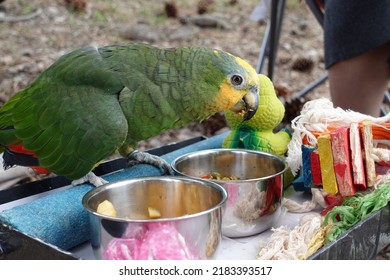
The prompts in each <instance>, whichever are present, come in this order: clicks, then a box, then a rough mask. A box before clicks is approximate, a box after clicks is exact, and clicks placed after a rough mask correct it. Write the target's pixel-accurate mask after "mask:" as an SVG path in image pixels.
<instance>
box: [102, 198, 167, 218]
mask: <svg viewBox="0 0 390 280" xmlns="http://www.w3.org/2000/svg"><path fill="white" fill-rule="evenodd" d="M96 212H97V213H99V214H102V215H106V216H110V217H117V211H116V209H115V207H114V204H112V203H111V202H110V201H109V200H104V201H103V202H101V203H99V205H98V207H97V209H96ZM148 215H149V216H146V215H132V217H131V218H132V219H157V218H161V213H160V211H158V210H157V209H156V208H154V207H148ZM125 218H126V219H128V218H129V217H128V216H126V217H125Z"/></svg>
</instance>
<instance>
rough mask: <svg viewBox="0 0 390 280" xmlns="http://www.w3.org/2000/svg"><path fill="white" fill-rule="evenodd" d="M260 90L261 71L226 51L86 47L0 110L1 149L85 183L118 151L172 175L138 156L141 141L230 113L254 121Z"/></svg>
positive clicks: (140, 46) (141, 46)
mask: <svg viewBox="0 0 390 280" xmlns="http://www.w3.org/2000/svg"><path fill="white" fill-rule="evenodd" d="M258 90H259V82H258V78H257V74H256V71H255V70H254V69H253V68H252V67H251V66H250V65H249V64H248V63H247V62H245V61H244V60H242V59H240V58H238V57H235V56H233V55H231V54H229V53H226V52H224V51H221V50H216V49H211V48H204V47H182V48H167V49H160V48H157V47H153V46H150V45H146V44H140V43H131V44H128V45H112V46H106V47H101V48H98V47H92V46H90V47H85V48H81V49H78V50H75V51H73V52H70V53H69V54H66V55H64V56H62V57H60V58H59V59H58V60H57V61H56V62H55V63H54V64H53V65H51V66H50V67H49V68H48V69H47V70H46V71H44V72H43V73H42V74H41V75H40V76H39V77H38V78H37V79H36V80H35V81H34V82H32V83H31V84H30V85H29V86H28V87H26V88H25V89H23V90H21V91H19V92H18V93H17V94H16V95H14V96H13V97H12V98H11V99H10V100H9V101H8V102H6V103H5V104H4V105H3V106H2V107H1V108H0V146H3V147H4V148H5V153H10V154H18V153H20V152H21V148H20V147H22V150H23V151H22V152H23V153H24V154H31V155H32V157H34V158H36V159H37V161H38V163H39V166H42V167H44V168H46V169H47V170H50V171H51V172H54V173H56V174H57V175H62V176H65V177H67V178H69V179H71V180H76V179H79V180H76V182H78V183H80V182H84V181H90V182H91V181H93V180H94V179H96V176H94V174H93V172H91V171H92V170H93V168H94V167H95V166H96V165H98V164H99V163H100V162H101V161H103V160H104V159H106V158H107V157H108V156H110V155H112V154H113V153H114V152H116V151H119V152H120V153H121V155H122V156H124V157H127V160H128V162H132V161H134V160H135V161H146V162H148V161H150V162H157V161H158V160H160V161H159V163H158V164H157V165H159V166H160V167H164V168H166V170H167V169H168V170H169V165H168V164H166V163H165V165H164V162H163V163H161V159H159V158H157V157H154V158H153V157H152V156H151V155H148V154H146V153H143V152H138V151H137V152H134V149H136V144H137V142H139V141H140V140H145V139H147V138H149V137H152V136H155V135H158V134H159V133H161V132H163V131H165V130H168V129H171V128H177V127H181V126H184V125H186V124H187V123H189V122H191V121H194V120H199V121H200V120H203V119H205V118H208V117H209V116H211V115H213V114H214V113H216V112H219V111H225V110H228V109H231V110H232V111H234V113H235V114H238V115H240V119H242V120H248V119H250V118H251V117H252V116H253V115H254V114H255V112H256V110H257V107H258V103H259V100H258V98H259V96H258ZM15 147H18V148H17V149H16V148H15ZM156 160H157V161H156ZM5 164H6V165H7V166H8V167H9V166H12V165H15V163H14V162H10V161H9V160H8V161H7V160H6V162H5ZM94 182H95V181H94ZM102 183H103V181H99V180H98V181H97V182H96V183H93V184H95V185H100V184H102Z"/></svg>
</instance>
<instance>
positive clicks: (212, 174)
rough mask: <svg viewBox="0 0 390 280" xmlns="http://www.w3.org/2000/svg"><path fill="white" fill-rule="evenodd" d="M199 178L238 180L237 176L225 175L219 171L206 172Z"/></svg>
mask: <svg viewBox="0 0 390 280" xmlns="http://www.w3.org/2000/svg"><path fill="white" fill-rule="evenodd" d="M200 178H202V179H208V180H223V181H233V180H240V178H238V177H237V176H226V175H221V174H220V173H219V172H216V171H213V172H210V173H207V174H205V175H203V176H201V177H200Z"/></svg>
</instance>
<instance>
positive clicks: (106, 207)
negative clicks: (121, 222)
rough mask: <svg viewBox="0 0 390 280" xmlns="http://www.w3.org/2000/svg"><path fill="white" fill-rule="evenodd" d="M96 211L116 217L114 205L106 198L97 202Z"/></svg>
mask: <svg viewBox="0 0 390 280" xmlns="http://www.w3.org/2000/svg"><path fill="white" fill-rule="evenodd" d="M96 212H98V213H99V214H102V215H106V216H110V217H116V215H117V213H116V209H115V207H114V205H113V204H112V203H111V202H110V201H108V200H104V201H103V202H101V203H99V205H98V207H97V209H96Z"/></svg>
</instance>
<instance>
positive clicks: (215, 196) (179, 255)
mask: <svg viewBox="0 0 390 280" xmlns="http://www.w3.org/2000/svg"><path fill="white" fill-rule="evenodd" d="M226 199H227V193H226V191H225V190H224V188H222V187H221V186H219V185H218V184H215V183H213V182H206V181H202V180H196V179H191V178H184V177H183V178H179V177H177V176H162V177H146V178H136V179H128V180H124V181H118V182H114V183H109V184H106V185H103V186H101V187H98V188H95V189H93V190H91V191H89V192H88V193H87V194H86V195H85V196H84V198H83V206H84V208H85V209H86V210H87V211H88V212H89V217H90V231H91V244H92V248H93V250H94V252H95V256H96V258H98V259H210V258H214V256H215V252H216V250H217V248H218V245H219V243H220V239H221V219H222V211H223V208H224V206H225V202H226ZM105 200H108V201H110V202H111V203H112V204H113V205H114V207H115V209H116V212H117V216H116V217H112V216H107V215H102V214H99V213H97V207H98V205H99V204H100V203H101V202H103V201H105ZM148 207H152V208H154V209H157V210H158V211H159V212H160V214H161V217H159V218H154V219H152V218H150V216H149V212H148Z"/></svg>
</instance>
